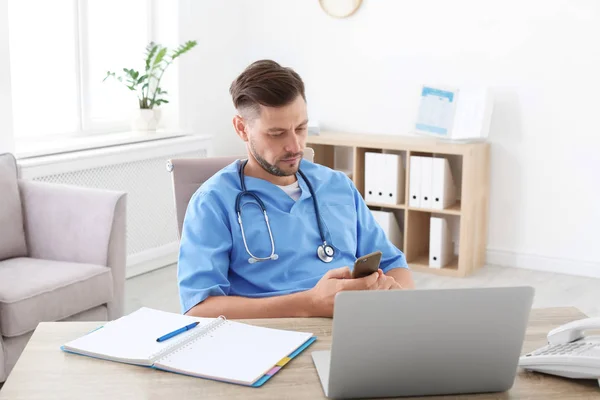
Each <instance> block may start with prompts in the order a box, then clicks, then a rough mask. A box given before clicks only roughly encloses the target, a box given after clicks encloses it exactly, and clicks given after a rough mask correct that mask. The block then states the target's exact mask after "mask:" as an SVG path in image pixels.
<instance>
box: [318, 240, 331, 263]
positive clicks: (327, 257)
mask: <svg viewBox="0 0 600 400" xmlns="http://www.w3.org/2000/svg"><path fill="white" fill-rule="evenodd" d="M334 254H335V250H334V249H333V247H332V246H331V245H328V244H327V243H323V244H322V245H320V246H319V247H318V248H317V255H318V256H319V259H320V260H321V261H323V262H326V263H329V262H331V261H332V260H333V256H334Z"/></svg>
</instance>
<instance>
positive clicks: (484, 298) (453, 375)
mask: <svg viewBox="0 0 600 400" xmlns="http://www.w3.org/2000/svg"><path fill="white" fill-rule="evenodd" d="M533 296H534V289H533V288H532V287H504V288H469V289H439V290H395V291H349V292H341V293H339V294H338V295H337V297H336V300H335V306H334V318H333V332H332V335H333V338H332V340H333V341H332V349H331V363H330V371H329V372H330V374H329V385H328V386H329V388H328V389H329V390H328V395H329V397H347V398H348V397H384V396H412V395H435V394H454V393H482V392H498V391H505V390H508V389H510V387H512V385H513V382H514V378H515V375H516V370H517V364H518V359H519V356H520V353H521V348H522V344H523V339H524V336H525V330H526V327H527V322H528V319H529V312H530V310H531V305H532V302H533Z"/></svg>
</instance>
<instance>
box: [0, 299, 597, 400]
mask: <svg viewBox="0 0 600 400" xmlns="http://www.w3.org/2000/svg"><path fill="white" fill-rule="evenodd" d="M585 317H586V316H585V315H584V314H583V313H581V312H580V311H579V310H577V309H576V308H548V309H534V310H532V312H531V317H530V321H529V326H528V329H527V334H526V338H525V341H524V343H523V350H522V353H525V352H528V351H531V350H533V349H535V348H538V347H541V346H543V345H544V344H545V343H546V341H545V339H546V334H547V333H548V331H549V330H551V329H552V328H555V327H557V326H559V325H562V324H564V323H566V322H569V321H572V320H576V319H580V318H585ZM242 322H246V323H250V324H256V325H261V326H267V327H274V328H281V329H291V330H300V331H309V332H313V333H314V334H315V335H317V336H318V339H317V341H316V342H315V343H314V344H313V345H312V346H311V347H309V348H308V349H307V350H306V351H304V352H303V353H302V354H300V355H299V356H298V357H297V358H295V359H294V360H292V361H291V362H290V363H289V364H288V365H287V366H286V367H285V368H283V369H282V370H281V371H279V373H277V375H275V376H274V377H273V378H271V380H270V381H268V382H267V383H266V384H265V385H264V386H263V387H261V388H247V387H243V386H239V385H233V384H228V383H221V382H215V381H210V380H205V379H199V378H193V377H187V376H183V375H177V374H173V373H169V372H163V371H157V370H154V369H151V368H144V367H138V366H132V365H126V364H120V363H115V362H110V361H104V360H97V359H93V358H89V357H84V356H79V355H74V354H67V353H65V352H63V351H61V350H60V346H61V345H62V344H64V343H66V342H68V341H69V340H72V339H75V338H77V337H79V336H81V335H84V334H85V333H87V332H89V331H90V330H92V329H93V328H96V327H97V326H98V325H99V323H95V322H45V323H41V324H40V325H39V326H38V328H37V329H36V331H35V333H34V334H33V336H32V337H31V340H30V341H29V343H28V345H27V348H26V349H25V351H24V352H23V354H22V356H21V357H20V359H19V361H18V362H17V365H16V366H15V368H14V369H13V371H12V373H11V375H10V376H9V378H8V380H7V381H6V383H5V385H4V387H3V388H2V389H1V390H0V400H9V399H10V400H32V399H44V400H50V399H61V400H66V399H78V400H79V399H86V400H92V399H157V400H158V399H159V400H166V399H174V400H175V399H177V400H184V399H234V398H235V399H250V400H252V399H318V398H324V395H323V391H322V388H321V384H320V382H319V378H318V376H317V373H316V371H315V368H314V366H313V362H312V358H311V356H310V353H311V352H312V351H315V350H328V349H329V348H330V346H331V320H330V319H323V318H297V319H270V320H242ZM435 398H436V399H448V398H451V399H461V398H465V399H471V398H473V399H567V398H568V399H592V398H594V399H598V398H600V389H599V388H598V383H597V382H596V381H595V380H570V379H565V378H560V377H553V376H549V375H543V374H538V373H532V372H527V371H523V370H521V369H519V370H518V373H517V377H516V380H515V384H514V386H513V388H512V389H511V390H510V391H508V392H503V393H490V394H476V395H464V396H436V397H435Z"/></svg>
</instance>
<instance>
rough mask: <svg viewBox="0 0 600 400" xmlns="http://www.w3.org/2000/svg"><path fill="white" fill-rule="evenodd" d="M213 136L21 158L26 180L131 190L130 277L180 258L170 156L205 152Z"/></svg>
mask: <svg viewBox="0 0 600 400" xmlns="http://www.w3.org/2000/svg"><path fill="white" fill-rule="evenodd" d="M209 145H210V138H209V137H207V136H200V135H198V136H183V137H176V138H168V139H163V140H155V141H148V142H143V143H135V144H127V145H119V146H114V147H108V148H102V149H93V150H86V151H77V152H72V153H66V154H57V155H51V156H44V157H35V158H31V159H25V160H19V167H20V174H21V178H23V179H32V180H35V181H42V182H51V183H62V184H69V185H76V186H82V187H89V188H101V189H112V190H119V191H123V192H126V193H127V276H128V277H131V276H135V275H139V274H141V273H145V272H148V271H151V270H154V269H157V268H161V267H164V266H166V265H170V264H173V263H175V262H176V260H177V252H178V244H179V243H178V235H177V219H176V215H175V202H174V198H173V188H172V183H171V175H170V173H169V172H168V171H167V169H166V161H167V159H169V158H178V157H206V155H207V152H208V151H209Z"/></svg>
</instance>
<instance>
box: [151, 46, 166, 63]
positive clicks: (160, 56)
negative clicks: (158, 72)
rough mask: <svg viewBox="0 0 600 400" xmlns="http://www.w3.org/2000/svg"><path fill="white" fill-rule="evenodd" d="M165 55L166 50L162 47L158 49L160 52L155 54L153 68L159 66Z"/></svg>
mask: <svg viewBox="0 0 600 400" xmlns="http://www.w3.org/2000/svg"><path fill="white" fill-rule="evenodd" d="M165 54H167V48H166V47H163V48H161V49H160V51H159V52H158V54H156V58H155V59H154V63H153V64H152V65H153V67H156V66H158V65H159V64H160V62H161V61H162V60H163V58H164V57H165Z"/></svg>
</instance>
